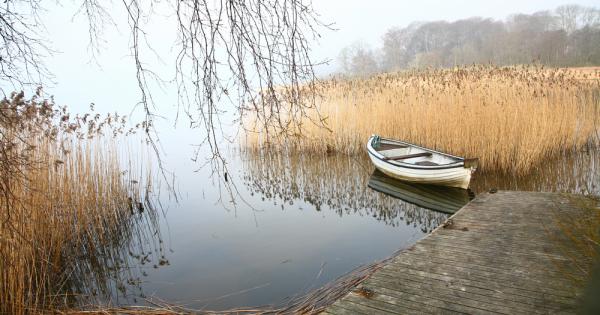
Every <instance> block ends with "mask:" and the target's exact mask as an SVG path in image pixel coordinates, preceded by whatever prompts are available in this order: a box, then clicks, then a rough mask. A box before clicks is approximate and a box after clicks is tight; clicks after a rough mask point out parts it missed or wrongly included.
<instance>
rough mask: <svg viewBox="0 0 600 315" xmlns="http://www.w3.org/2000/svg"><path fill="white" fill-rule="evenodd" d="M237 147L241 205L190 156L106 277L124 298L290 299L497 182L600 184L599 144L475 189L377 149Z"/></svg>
mask: <svg viewBox="0 0 600 315" xmlns="http://www.w3.org/2000/svg"><path fill="white" fill-rule="evenodd" d="M232 151H233V152H231V153H229V155H228V157H227V161H228V166H229V167H230V174H229V176H228V181H227V183H233V184H234V185H235V186H233V187H234V190H236V191H237V193H236V198H235V204H232V203H231V202H230V195H229V194H228V193H227V190H226V189H224V186H222V185H223V184H225V182H224V181H222V180H221V179H217V178H214V177H211V176H210V169H209V168H202V169H200V170H196V168H197V165H196V164H194V163H188V162H185V163H181V164H178V165H177V167H175V174H176V175H177V177H176V181H175V183H176V184H175V186H176V189H177V191H178V192H179V200H178V202H175V201H174V200H173V199H172V198H167V196H164V195H163V196H162V197H161V200H160V201H161V202H162V205H163V208H162V209H163V211H164V215H163V214H162V213H160V212H159V214H158V216H157V217H156V220H157V221H156V222H155V221H152V220H139V221H140V222H139V224H141V225H143V224H146V225H150V226H151V227H150V228H149V229H148V232H146V233H145V234H144V237H143V238H141V241H139V242H132V243H131V244H126V246H125V248H127V252H126V253H124V254H122V255H123V257H121V258H119V260H121V261H123V260H125V261H128V263H127V266H128V268H127V269H126V270H127V272H123V270H122V269H120V270H119V271H118V272H116V273H115V274H118V275H119V279H118V280H115V277H114V276H112V277H111V276H110V275H108V276H105V277H101V279H104V281H106V282H107V284H106V286H107V288H108V289H107V290H108V291H112V292H113V294H112V295H110V296H111V299H112V301H111V302H112V303H114V304H122V305H127V304H144V303H146V302H145V301H146V299H152V300H154V301H158V299H161V300H163V301H167V302H169V303H175V304H179V305H185V306H186V307H190V308H195V309H206V310H208V309H211V310H223V309H230V308H235V307H241V306H259V305H267V304H281V303H284V302H285V301H287V300H289V299H290V298H293V297H295V296H298V295H302V294H303V293H306V292H308V291H310V290H312V289H315V288H318V287H320V286H323V285H324V284H326V283H328V282H331V281H333V280H335V279H336V278H338V277H340V276H342V275H344V274H347V273H348V272H350V271H352V270H353V269H355V268H357V267H359V266H361V265H365V264H369V263H372V262H374V261H376V260H380V259H383V258H386V257H388V256H390V255H392V254H393V253H394V252H396V251H397V250H399V249H403V248H406V247H408V246H410V245H412V244H414V243H415V242H416V241H418V240H419V239H420V238H422V237H423V236H424V235H426V234H427V233H428V232H430V231H431V230H433V229H434V228H435V227H436V226H438V225H439V224H440V223H442V222H444V220H445V219H446V218H447V217H448V216H449V215H450V214H449V213H452V212H453V211H455V210H456V209H458V208H460V207H461V206H462V205H464V204H465V203H467V202H468V201H469V200H470V199H471V198H473V196H474V195H476V194H478V193H481V192H484V191H488V190H489V189H491V188H497V189H518V190H536V191H564V192H578V193H585V194H596V195H598V194H599V187H598V183H599V182H600V168H599V167H598V165H599V163H600V155H599V154H598V152H597V151H594V150H590V151H586V152H582V153H579V154H573V155H569V156H564V157H560V158H557V159H552V160H549V161H545V162H543V163H541V164H540V166H539V167H537V168H536V169H534V170H533V171H532V173H531V174H530V175H528V176H525V177H520V178H519V177H513V176H509V175H502V176H499V175H498V174H480V173H476V174H477V175H476V176H475V177H474V179H473V181H472V190H470V191H464V190H459V189H445V188H439V187H438V188H435V187H427V186H425V187H424V186H418V185H417V186H414V185H407V184H403V183H397V182H394V181H393V180H390V179H389V178H386V177H385V176H383V175H382V174H378V173H374V172H373V171H374V168H373V167H372V166H371V164H370V162H369V161H368V159H367V158H366V156H360V157H355V158H348V157H344V156H319V157H315V156H312V157H311V156H299V155H291V156H282V155H278V154H253V153H247V152H239V150H232ZM188 160H189V159H188ZM374 188H375V189H374ZM382 191H383V192H382ZM431 209H435V210H437V211H434V210H431ZM441 211H444V212H441ZM147 215H148V214H144V216H147ZM148 222H150V223H148ZM153 222H154V223H153ZM140 229H142V230H143V229H144V228H143V227H142V228H140ZM156 231H159V232H160V233H158V234H157V233H156ZM150 252H152V253H150ZM116 269H118V268H116ZM96 281H97V282H98V280H96Z"/></svg>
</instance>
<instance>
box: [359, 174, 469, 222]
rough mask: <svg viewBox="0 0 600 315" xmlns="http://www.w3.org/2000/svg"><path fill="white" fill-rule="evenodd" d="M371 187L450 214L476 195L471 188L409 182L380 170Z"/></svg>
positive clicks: (371, 179) (417, 204)
mask: <svg viewBox="0 0 600 315" xmlns="http://www.w3.org/2000/svg"><path fill="white" fill-rule="evenodd" d="M369 187H371V188H372V189H374V190H376V191H378V192H381V193H384V194H386V195H388V196H391V197H394V198H397V199H401V200H403V201H406V202H408V203H411V204H414V205H416V206H419V207H421V208H425V209H430V210H434V211H438V212H444V213H448V214H452V213H454V212H456V211H458V210H459V209H460V208H462V207H463V206H464V205H466V204H467V203H469V201H470V200H471V199H472V197H474V194H472V193H471V191H469V190H465V189H460V188H454V187H444V186H434V185H420V184H414V183H407V182H403V181H400V180H397V179H394V178H391V177H389V176H386V175H385V174H383V173H382V172H380V171H379V170H375V171H374V172H373V174H371V178H370V179H369Z"/></svg>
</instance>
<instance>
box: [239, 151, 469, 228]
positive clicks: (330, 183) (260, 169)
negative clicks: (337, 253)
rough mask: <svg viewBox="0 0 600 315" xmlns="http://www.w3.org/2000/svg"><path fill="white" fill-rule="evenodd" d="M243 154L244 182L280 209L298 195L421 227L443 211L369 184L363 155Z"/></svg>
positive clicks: (322, 205)
mask: <svg viewBox="0 0 600 315" xmlns="http://www.w3.org/2000/svg"><path fill="white" fill-rule="evenodd" d="M242 157H243V158H242V160H243V163H244V170H245V175H244V177H243V178H244V183H245V185H246V186H247V187H248V189H249V190H250V192H251V193H252V194H259V195H261V196H262V198H263V199H266V200H272V201H273V202H278V203H279V202H282V205H281V207H282V209H283V208H284V204H287V205H289V206H292V205H294V203H296V202H298V201H301V202H305V203H308V204H310V205H312V206H314V207H315V209H316V210H317V211H323V210H331V211H335V212H336V213H337V214H338V215H339V216H340V217H341V216H344V215H360V216H371V217H373V218H375V219H376V220H378V221H381V222H384V223H385V224H388V225H391V226H399V225H401V224H406V225H413V226H415V227H417V226H418V227H419V228H420V229H421V230H422V231H423V232H429V231H431V230H433V229H434V228H435V227H436V226H438V225H439V224H440V223H442V222H444V220H446V218H447V217H448V214H447V213H441V212H436V211H431V210H429V209H425V208H423V207H421V206H419V205H417V204H413V203H410V202H407V201H403V200H401V199H397V198H394V197H391V196H390V195H387V194H384V193H380V192H378V191H375V190H373V189H371V188H369V186H368V184H369V180H370V179H371V174H372V173H373V168H372V167H371V165H370V164H369V163H368V161H367V160H366V159H363V158H361V159H352V158H348V157H346V156H339V155H333V156H315V155H299V154H278V153H271V152H244V153H243V155H242ZM466 202H468V196H467V199H466ZM466 202H465V203H466ZM448 212H451V211H448Z"/></svg>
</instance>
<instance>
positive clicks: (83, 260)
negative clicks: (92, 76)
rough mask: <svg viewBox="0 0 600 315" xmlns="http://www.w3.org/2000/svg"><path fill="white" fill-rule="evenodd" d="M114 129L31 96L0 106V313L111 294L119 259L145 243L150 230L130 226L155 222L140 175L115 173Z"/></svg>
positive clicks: (107, 120)
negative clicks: (0, 179) (0, 176)
mask: <svg viewBox="0 0 600 315" xmlns="http://www.w3.org/2000/svg"><path fill="white" fill-rule="evenodd" d="M124 123H125V121H124V119H123V118H119V117H118V116H106V117H103V118H101V117H100V115H93V114H92V115H85V116H81V117H79V116H78V117H71V116H70V114H69V113H68V112H67V111H66V109H64V108H62V109H61V108H58V107H57V106H55V105H54V104H53V103H52V102H51V101H47V100H42V99H40V98H39V97H37V96H36V97H34V98H33V99H30V100H26V99H25V98H24V96H23V95H22V94H14V95H13V96H12V97H11V98H10V99H4V100H2V101H1V102H0V171H1V173H2V183H1V186H0V193H1V196H0V209H1V211H0V313H2V314H8V313H10V314H24V313H31V312H47V311H49V310H52V309H61V308H64V307H70V306H73V305H79V304H78V303H85V301H87V302H89V301H91V300H95V299H101V298H102V297H103V296H106V295H108V294H110V291H111V289H110V286H115V287H118V286H119V283H118V281H119V280H114V281H113V280H111V279H116V278H118V277H120V276H123V274H121V270H122V269H123V268H122V267H124V266H125V265H126V264H127V260H128V258H127V257H128V255H127V254H126V253H127V251H129V252H130V253H131V252H137V251H142V252H143V251H144V248H143V247H141V246H142V244H146V245H143V246H147V244H149V243H151V242H148V238H149V237H150V235H152V233H154V232H155V231H154V230H152V228H150V230H151V231H148V230H147V229H146V228H144V227H141V226H140V225H139V224H138V223H137V222H136V221H148V220H150V221H153V220H154V219H155V218H153V214H152V211H151V208H150V207H151V204H149V203H148V202H147V200H145V196H146V195H147V191H146V189H147V188H149V186H148V185H149V184H150V183H149V182H143V183H142V182H140V178H145V179H148V177H146V176H143V175H144V174H143V173H144V172H145V170H144V169H141V171H140V169H139V168H137V169H138V171H137V172H135V173H133V174H132V173H130V172H123V171H122V167H123V160H122V156H120V155H119V151H118V149H117V143H116V141H117V140H116V139H115V137H117V136H118V134H119V133H120V131H119V129H121V130H123V128H124ZM146 224H147V222H146ZM150 225H152V224H150ZM125 269H126V268H125ZM125 277H128V276H125ZM128 278H129V277H128Z"/></svg>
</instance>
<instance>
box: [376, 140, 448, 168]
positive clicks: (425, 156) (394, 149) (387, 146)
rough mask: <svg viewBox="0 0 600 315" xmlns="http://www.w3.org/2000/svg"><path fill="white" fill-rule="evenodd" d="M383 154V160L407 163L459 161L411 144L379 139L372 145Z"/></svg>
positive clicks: (427, 164)
mask: <svg viewBox="0 0 600 315" xmlns="http://www.w3.org/2000/svg"><path fill="white" fill-rule="evenodd" d="M373 148H374V149H375V150H376V151H377V152H379V153H380V154H381V155H383V156H384V160H387V161H389V162H391V163H409V164H414V165H420V166H437V165H447V164H452V163H456V162H458V161H460V160H459V159H457V158H453V157H451V156H448V155H444V154H441V153H436V152H430V151H427V150H424V149H420V148H417V147H413V146H408V145H402V144H399V143H393V142H390V141H386V140H381V141H380V143H379V145H378V146H376V147H375V146H374V147H373Z"/></svg>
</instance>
